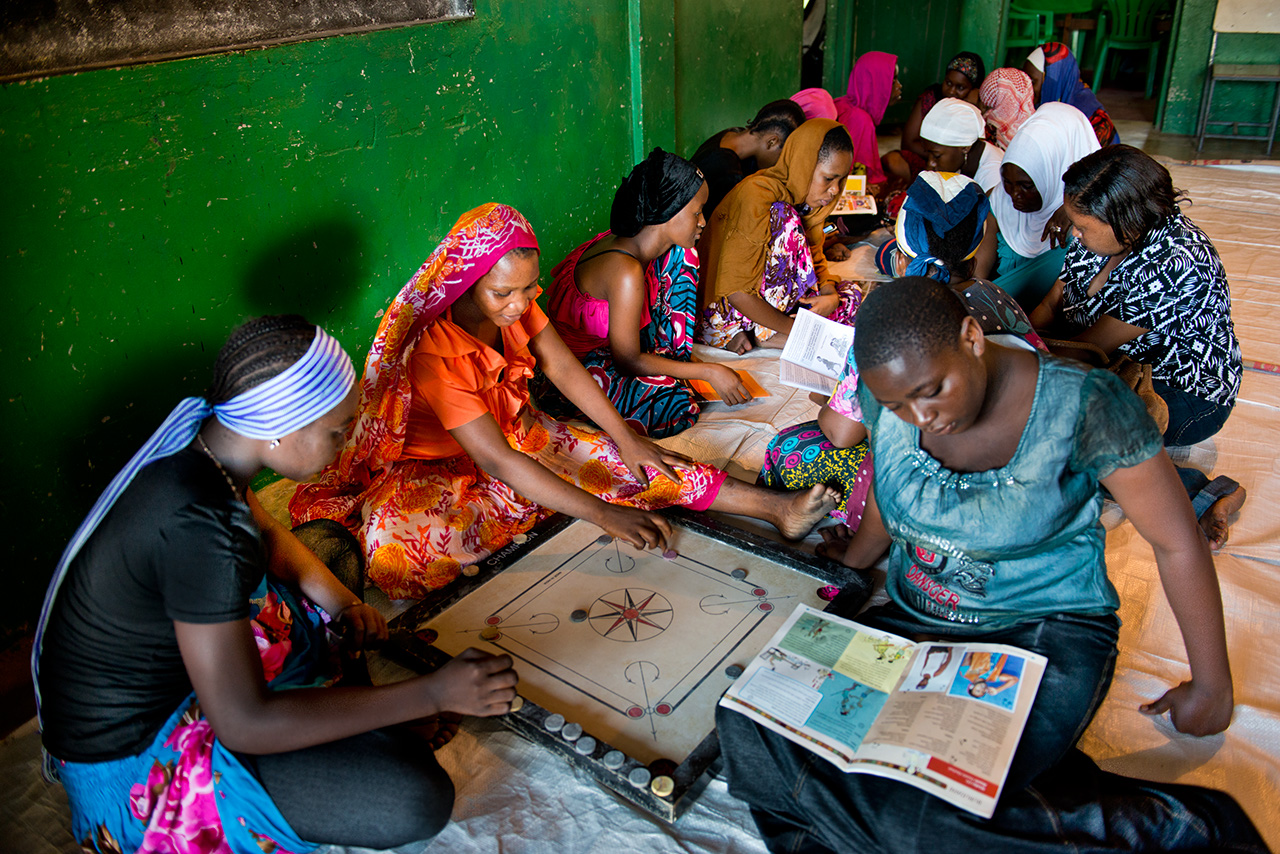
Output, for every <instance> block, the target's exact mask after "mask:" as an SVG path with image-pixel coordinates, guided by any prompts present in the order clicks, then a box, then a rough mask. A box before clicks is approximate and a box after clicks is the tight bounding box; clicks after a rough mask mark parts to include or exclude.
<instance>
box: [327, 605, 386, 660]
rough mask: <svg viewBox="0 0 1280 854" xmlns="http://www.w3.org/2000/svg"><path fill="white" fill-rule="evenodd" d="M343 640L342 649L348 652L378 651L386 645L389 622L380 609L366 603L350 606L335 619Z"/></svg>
mask: <svg viewBox="0 0 1280 854" xmlns="http://www.w3.org/2000/svg"><path fill="white" fill-rule="evenodd" d="M333 622H334V623H336V624H337V631H338V634H339V636H341V638H342V647H343V649H345V650H346V651H348V652H357V651H359V650H362V649H376V648H377V647H380V646H382V644H384V643H386V640H387V621H386V619H384V618H383V616H382V615H381V614H379V613H378V609H377V608H374V607H373V606H372V605H366V604H365V603H364V602H356V603H354V604H351V605H348V606H347V607H345V608H343V609H342V610H341V611H339V612H338V614H337V616H335V617H334V618H333Z"/></svg>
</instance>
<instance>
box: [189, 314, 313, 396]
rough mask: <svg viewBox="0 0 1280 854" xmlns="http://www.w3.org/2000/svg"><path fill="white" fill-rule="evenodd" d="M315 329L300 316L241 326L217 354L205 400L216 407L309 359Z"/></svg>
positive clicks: (260, 319) (273, 317) (258, 320)
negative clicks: (303, 358)
mask: <svg viewBox="0 0 1280 854" xmlns="http://www.w3.org/2000/svg"><path fill="white" fill-rule="evenodd" d="M315 337H316V326H315V324H314V323H312V322H311V321H309V320H307V319H306V318H303V317H301V316H300V315H297V314H274V315H267V316H265V317H255V318H253V319H252V320H249V321H247V322H245V323H244V324H242V325H241V326H239V327H238V328H237V329H236V330H235V331H234V332H232V333H231V337H230V338H228V339H227V343H226V344H224V345H222V349H221V350H219V351H218V359H217V361H216V362H214V365H213V385H212V386H210V388H209V391H208V393H207V394H206V395H205V399H206V400H208V401H209V403H211V404H213V405H214V406H217V405H218V404H220V403H226V402H227V401H228V400H230V399H231V398H233V397H235V396H236V395H239V394H243V393H244V392H246V391H248V390H249V389H251V388H254V387H255V386H258V385H261V384H262V383H264V382H266V381H267V380H269V379H271V378H272V377H274V376H276V375H277V374H282V373H284V372H285V371H286V370H288V369H289V367H290V366H292V365H293V363H294V362H296V361H298V360H299V359H301V358H302V357H303V356H304V355H306V352H307V350H308V349H309V348H310V347H311V343H312V342H313V341H314V340H315Z"/></svg>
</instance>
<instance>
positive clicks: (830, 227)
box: [822, 220, 839, 234]
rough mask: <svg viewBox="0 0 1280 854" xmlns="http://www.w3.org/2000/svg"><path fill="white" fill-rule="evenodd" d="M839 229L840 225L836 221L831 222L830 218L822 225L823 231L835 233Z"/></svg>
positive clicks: (824, 232)
mask: <svg viewBox="0 0 1280 854" xmlns="http://www.w3.org/2000/svg"><path fill="white" fill-rule="evenodd" d="M837 229H839V226H838V225H836V224H835V223H834V222H831V221H830V220H828V221H827V222H826V224H825V225H823V226H822V233H823V234H835V233H836V231H837Z"/></svg>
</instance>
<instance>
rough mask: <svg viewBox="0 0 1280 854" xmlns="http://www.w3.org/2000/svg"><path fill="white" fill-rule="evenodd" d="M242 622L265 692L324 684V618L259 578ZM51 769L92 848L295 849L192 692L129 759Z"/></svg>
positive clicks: (328, 657)
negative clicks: (248, 628)
mask: <svg viewBox="0 0 1280 854" xmlns="http://www.w3.org/2000/svg"><path fill="white" fill-rule="evenodd" d="M252 612H253V619H252V622H251V625H252V628H253V634H254V639H255V640H256V641H257V644H258V653H259V655H260V657H261V659H262V667H263V674H264V675H265V676H266V678H267V682H268V684H269V686H270V687H271V688H272V689H273V690H280V689H284V688H303V687H311V686H318V685H326V684H329V683H331V682H332V681H334V680H335V679H337V675H338V673H339V672H340V670H341V660H340V658H339V656H338V653H337V645H336V638H335V637H334V636H333V634H332V633H331V632H330V631H329V630H328V622H329V617H328V615H326V614H325V613H324V612H323V611H321V610H320V609H319V608H317V607H316V606H314V605H313V604H311V603H310V602H309V601H307V600H306V599H304V598H302V597H301V596H298V595H297V594H296V593H295V592H294V591H293V590H292V589H290V588H288V587H285V586H284V585H282V584H279V583H278V582H276V581H275V580H274V579H270V578H266V579H264V580H263V583H262V584H261V585H260V586H259V588H258V590H257V591H256V592H255V594H254V597H253V599H252ZM53 766H54V770H55V771H56V772H57V775H58V777H59V779H61V781H62V784H63V786H65V787H66V790H67V797H68V799H69V800H70V802H71V832H72V834H73V836H74V837H75V839H76V840H77V841H78V842H79V843H80V846H81V847H82V848H83V849H84V850H85V851H98V852H101V854H127V852H134V851H137V852H144V854H153V852H154V854H162V852H163V854H215V852H216V854H230V852H234V854H264V852H266V854H290V852H295V854H302V852H308V851H313V850H315V848H316V847H317V846H316V845H315V844H313V843H310V842H305V841H303V840H302V839H300V838H298V836H297V834H296V833H294V831H293V829H292V828H290V827H289V824H288V822H287V821H286V820H285V818H284V816H283V815H281V814H280V811H279V810H278V809H277V808H276V805H275V803H274V802H272V800H271V796H270V795H268V794H267V792H266V790H265V789H264V788H263V787H262V784H261V783H260V782H258V779H257V778H256V777H255V776H254V775H253V774H252V773H250V772H249V771H248V770H247V769H246V768H245V767H244V766H243V765H241V764H240V761H239V760H238V759H237V758H236V757H235V755H234V754H232V753H231V751H229V750H227V749H226V748H225V747H223V745H222V742H220V741H219V740H218V738H217V736H215V735H214V732H213V729H212V728H211V727H210V726H209V721H208V720H207V719H206V718H205V717H204V715H203V714H202V713H201V711H200V705H199V703H198V702H197V701H196V697H195V695H194V694H192V695H191V696H189V697H187V699H186V700H184V701H183V702H182V704H181V705H180V706H179V707H178V708H177V709H176V710H175V711H174V713H173V714H172V715H171V716H170V717H169V719H168V720H167V721H166V722H165V724H164V726H162V727H161V728H160V732H159V733H158V734H157V735H156V737H155V739H154V740H153V741H152V742H151V745H150V746H149V747H147V749H146V750H144V751H142V752H141V753H140V754H138V755H137V756H129V757H126V758H124V759H116V760H112V761H109V762H65V761H62V760H59V759H56V758H54V759H53Z"/></svg>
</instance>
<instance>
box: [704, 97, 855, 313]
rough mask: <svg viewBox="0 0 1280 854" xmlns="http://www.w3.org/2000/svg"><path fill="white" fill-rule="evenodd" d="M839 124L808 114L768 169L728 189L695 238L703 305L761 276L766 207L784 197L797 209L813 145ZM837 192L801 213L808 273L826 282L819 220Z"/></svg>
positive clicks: (812, 164)
mask: <svg viewBox="0 0 1280 854" xmlns="http://www.w3.org/2000/svg"><path fill="white" fill-rule="evenodd" d="M838 127H840V123H839V122H837V121H833V120H831V119H810V120H809V121H807V122H805V123H804V124H802V125H800V127H798V128H796V130H795V131H793V132H792V133H791V135H790V136H788V137H787V141H786V143H785V144H783V146H782V156H781V157H779V158H778V162H777V163H776V164H774V165H773V166H772V167H770V168H768V169H764V170H762V171H760V172H756V173H755V174H753V175H748V176H747V177H746V178H743V179H742V181H741V182H740V183H739V184H738V186H736V187H734V188H733V189H732V190H730V191H729V195H727V196H725V197H724V201H722V202H721V203H720V204H719V205H717V206H716V209H715V212H714V213H712V214H711V222H709V223H707V228H706V231H704V232H703V234H702V239H701V240H699V241H698V255H699V257H700V258H701V259H702V271H701V277H702V282H701V288H700V290H701V292H702V300H701V303H702V305H704V306H705V305H706V304H708V303H710V302H712V301H714V300H717V299H719V298H720V297H723V296H726V295H728V294H732V293H736V292H738V291H748V290H754V289H755V288H757V287H759V285H760V281H761V279H762V278H763V277H764V267H765V261H766V257H767V253H768V250H769V206H770V205H772V204H773V203H774V202H786V203H787V204H789V205H791V206H792V207H795V208H799V207H800V206H801V205H802V204H804V200H805V198H806V197H807V196H808V195H809V185H810V184H811V183H812V181H813V172H814V170H815V169H816V168H817V167H818V150H819V149H820V148H822V140H823V137H825V136H826V135H827V132H828V131H830V130H832V129H833V128H838ZM837 202H839V195H838V194H837V197H836V200H835V201H833V202H832V203H831V204H830V205H827V206H826V207H824V208H821V209H819V210H816V211H812V212H810V213H809V214H808V215H807V216H804V217H802V220H801V221H802V222H803V223H804V231H805V236H806V237H807V238H808V241H809V251H810V252H811V253H812V254H813V272H814V274H815V275H816V276H817V277H818V281H819V282H824V281H826V278H827V259H826V256H824V255H823V254H822V243H823V234H822V225H823V223H824V222H826V219H827V216H828V215H830V213H831V211H832V210H834V209H835V206H836V203H837Z"/></svg>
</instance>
